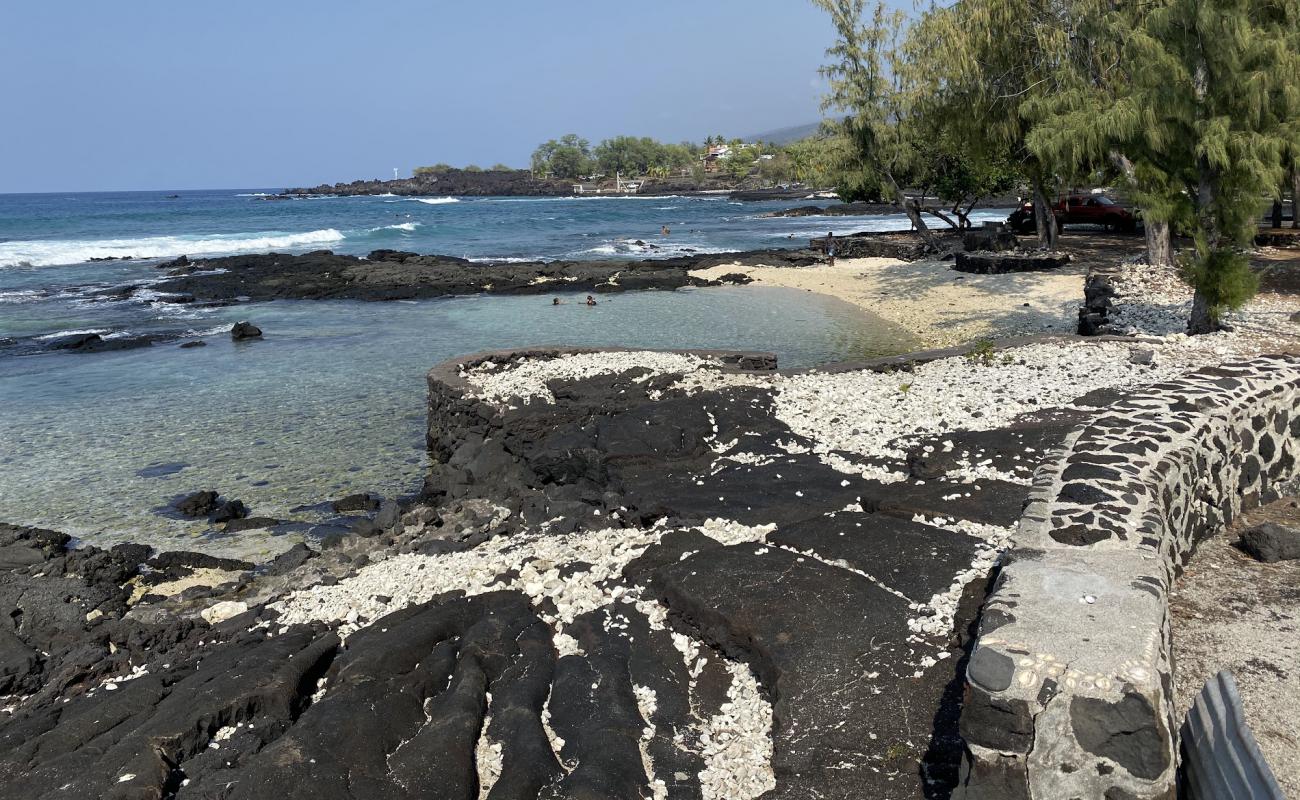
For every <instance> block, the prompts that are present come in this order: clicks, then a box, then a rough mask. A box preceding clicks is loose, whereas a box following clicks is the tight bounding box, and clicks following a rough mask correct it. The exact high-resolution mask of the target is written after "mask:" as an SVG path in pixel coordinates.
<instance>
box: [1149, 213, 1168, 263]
mask: <svg viewBox="0 0 1300 800" xmlns="http://www.w3.org/2000/svg"><path fill="white" fill-rule="evenodd" d="M1142 227H1143V228H1144V229H1145V230H1146V236H1147V263H1148V264H1151V265H1154V266H1168V265H1170V264H1173V263H1174V256H1173V249H1172V247H1171V245H1170V242H1169V223H1168V222H1166V221H1165V220H1159V219H1148V220H1146V221H1144V222H1143V223H1142Z"/></svg>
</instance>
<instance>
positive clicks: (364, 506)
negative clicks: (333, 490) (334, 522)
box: [330, 493, 380, 513]
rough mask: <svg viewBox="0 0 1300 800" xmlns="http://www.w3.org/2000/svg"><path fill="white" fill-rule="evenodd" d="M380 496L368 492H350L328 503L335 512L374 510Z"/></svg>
mask: <svg viewBox="0 0 1300 800" xmlns="http://www.w3.org/2000/svg"><path fill="white" fill-rule="evenodd" d="M379 501H380V498H378V497H375V496H374V495H372V494H368V493H359V494H350V495H348V496H347V497H343V498H340V499H338V500H335V501H334V502H332V503H330V507H331V508H333V509H334V511H335V512H336V513H342V512H345V511H375V510H378V508H379Z"/></svg>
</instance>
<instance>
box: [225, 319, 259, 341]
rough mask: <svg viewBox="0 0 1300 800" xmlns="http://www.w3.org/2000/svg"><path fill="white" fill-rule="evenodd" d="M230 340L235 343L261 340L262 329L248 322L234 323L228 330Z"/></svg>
mask: <svg viewBox="0 0 1300 800" xmlns="http://www.w3.org/2000/svg"><path fill="white" fill-rule="evenodd" d="M230 338H231V339H233V340H234V341H236V342H238V341H242V340H244V339H261V338H262V329H261V328H259V327H257V326H256V325H254V324H253V323H251V322H248V321H243V322H236V323H235V324H234V326H233V327H231V329H230Z"/></svg>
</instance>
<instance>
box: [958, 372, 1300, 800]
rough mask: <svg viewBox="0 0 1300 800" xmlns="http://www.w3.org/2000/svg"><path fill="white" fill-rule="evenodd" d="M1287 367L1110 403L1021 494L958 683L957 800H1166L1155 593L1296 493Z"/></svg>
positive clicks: (1163, 674) (1163, 678) (1162, 647)
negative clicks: (1225, 534)
mask: <svg viewBox="0 0 1300 800" xmlns="http://www.w3.org/2000/svg"><path fill="white" fill-rule="evenodd" d="M1297 456H1300V358H1297V357H1294V356H1267V357H1262V358H1258V359H1255V360H1253V361H1249V362H1245V363H1238V364H1232V365H1226V366H1222V367H1211V368H1207V369H1202V370H1199V371H1197V372H1194V373H1192V374H1190V375H1187V376H1184V377H1183V378H1181V379H1178V380H1176V381H1170V382H1167V383H1162V384H1157V385H1155V386H1152V387H1149V388H1148V389H1146V390H1143V391H1140V392H1137V393H1135V394H1134V395H1132V396H1131V397H1129V398H1127V399H1125V400H1122V401H1120V402H1118V403H1116V404H1114V405H1112V406H1111V407H1109V408H1107V409H1106V410H1105V411H1102V412H1100V413H1099V415H1098V416H1097V417H1096V418H1095V419H1094V420H1093V421H1092V422H1090V423H1088V424H1086V425H1084V426H1083V427H1081V428H1079V429H1078V430H1076V431H1075V432H1074V433H1072V434H1071V435H1070V436H1069V437H1068V438H1067V440H1066V441H1065V443H1064V444H1063V446H1062V447H1061V448H1060V449H1059V450H1058V451H1057V452H1056V453H1055V454H1053V458H1051V459H1050V460H1049V461H1048V462H1047V463H1046V464H1044V466H1043V467H1041V468H1040V469H1039V471H1038V473H1037V474H1036V475H1035V478H1034V486H1033V489H1032V491H1031V493H1030V498H1029V501H1028V503H1027V504H1026V508H1025V512H1024V514H1023V516H1022V517H1021V520H1020V524H1019V529H1018V531H1017V534H1016V538H1015V540H1014V543H1013V546H1012V549H1011V550H1010V551H1009V553H1008V555H1007V557H1006V558H1005V559H1004V566H1003V568H1002V570H1001V573H1000V575H999V577H998V580H997V583H996V585H995V587H994V590H993V592H992V593H991V594H990V596H989V598H988V600H987V601H986V603H985V606H984V612H983V618H982V621H981V625H980V636H979V639H978V641H977V642H976V645H975V647H974V649H973V651H972V655H971V660H970V664H969V666H968V668H967V687H966V701H965V707H964V709H963V712H962V723H961V725H962V735H963V737H964V738H965V740H966V743H967V759H966V763H965V765H964V768H963V775H962V783H961V786H960V787H959V788H958V792H957V794H956V795H954V796H956V797H961V798H966V799H967V800H971V799H973V798H1025V799H1026V800H1028V798H1031V797H1033V798H1055V797H1063V798H1064V797H1097V798H1102V797H1104V798H1108V800H1136V799H1137V798H1162V799H1163V798H1173V797H1174V796H1175V770H1176V755H1175V754H1176V752H1177V749H1176V747H1175V741H1174V737H1175V731H1177V729H1178V725H1177V723H1176V720H1175V718H1174V714H1175V712H1174V702H1173V675H1172V663H1171V645H1170V628H1169V613H1168V610H1169V606H1168V594H1169V589H1170V587H1171V586H1172V584H1173V581H1174V579H1175V577H1176V576H1177V574H1178V573H1179V572H1180V571H1181V569H1182V567H1183V565H1184V564H1185V563H1186V562H1187V560H1188V559H1189V558H1190V556H1191V554H1192V552H1193V551H1194V550H1195V548H1196V545H1197V544H1198V543H1199V542H1200V541H1201V540H1202V539H1204V538H1205V537H1207V536H1209V535H1211V534H1213V533H1214V532H1216V531H1218V530H1220V529H1221V528H1222V527H1223V526H1224V525H1226V524H1227V523H1228V522H1229V521H1230V520H1231V519H1232V518H1233V517H1235V516H1236V515H1237V514H1239V513H1240V512H1241V510H1242V509H1243V508H1247V507H1250V506H1253V505H1257V504H1259V503H1261V502H1267V501H1270V500H1272V499H1274V498H1276V497H1277V496H1279V494H1280V493H1281V492H1282V490H1283V489H1284V487H1285V485H1286V484H1287V483H1288V482H1290V481H1293V480H1295V479H1296V477H1297V475H1298V474H1300V471H1298V470H1297V466H1296V459H1297Z"/></svg>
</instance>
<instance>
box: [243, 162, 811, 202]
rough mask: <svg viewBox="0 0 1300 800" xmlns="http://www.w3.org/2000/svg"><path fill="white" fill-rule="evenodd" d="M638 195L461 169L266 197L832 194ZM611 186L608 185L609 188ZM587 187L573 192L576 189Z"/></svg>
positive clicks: (681, 187)
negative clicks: (577, 187) (576, 187)
mask: <svg viewBox="0 0 1300 800" xmlns="http://www.w3.org/2000/svg"><path fill="white" fill-rule="evenodd" d="M625 183H635V184H636V185H637V188H636V190H635V191H619V190H617V188H616V187H615V186H614V185H613V182H612V181H604V182H601V183H598V184H595V185H594V186H593V185H591V184H590V182H583V181H575V180H570V179H559V178H537V177H534V176H533V174H532V173H530V172H529V171H528V170H509V171H506V170H482V171H473V170H463V169H452V170H447V171H445V172H440V173H437V174H426V175H419V176H416V177H411V178H396V179H390V180H380V179H375V180H356V181H351V182H349V183H334V184H321V185H319V186H312V187H295V188H288V189H285V190H284V191H283V192H281V193H279V194H278V195H268V196H267V197H265V198H263V199H267V200H278V199H284V198H296V197H312V196H315V197H320V196H331V197H356V196H362V197H364V196H370V195H381V194H391V195H397V196H399V197H434V196H442V197H571V196H574V195H575V194H576V195H591V196H599V197H620V196H627V197H635V196H642V197H664V196H668V195H687V196H689V195H726V196H728V197H729V198H731V199H733V200H741V201H746V200H800V199H821V200H825V199H828V198H830V197H832V195H831V194H830V192H829V190H826V189H818V188H814V187H796V188H786V189H782V188H776V189H753V188H745V187H744V184H743V182H740V183H737V182H735V181H728V180H726V179H725V178H723V177H722V176H720V175H717V174H710V175H708V176H707V177H706V178H705V179H704V180H696V179H695V178H691V177H679V178H645V179H638V180H636V181H626V182H625ZM607 184H608V186H606V185H607ZM579 185H582V186H585V187H586V189H585V190H584V191H582V192H575V191H574V187H575V186H579Z"/></svg>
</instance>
